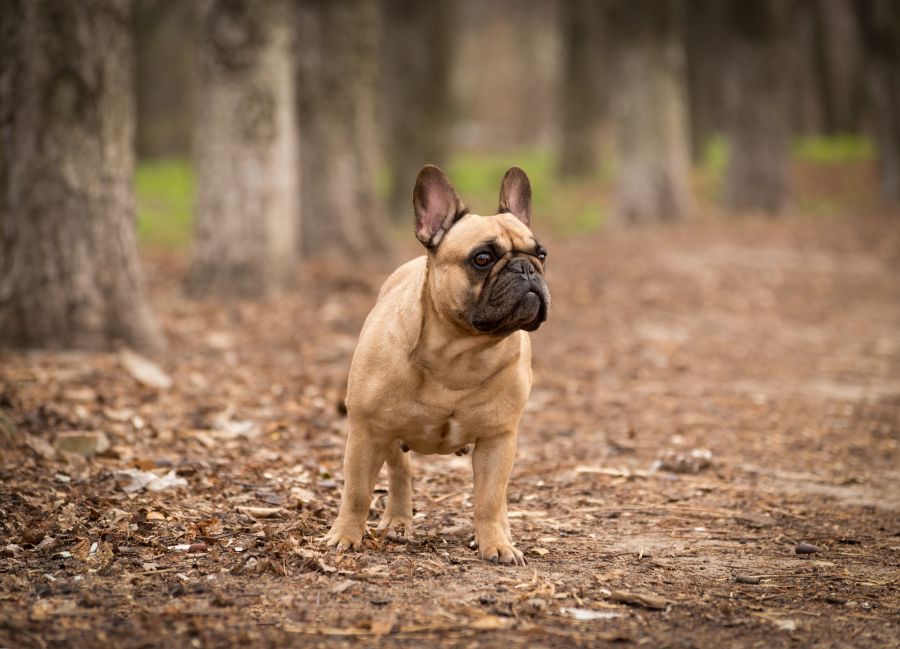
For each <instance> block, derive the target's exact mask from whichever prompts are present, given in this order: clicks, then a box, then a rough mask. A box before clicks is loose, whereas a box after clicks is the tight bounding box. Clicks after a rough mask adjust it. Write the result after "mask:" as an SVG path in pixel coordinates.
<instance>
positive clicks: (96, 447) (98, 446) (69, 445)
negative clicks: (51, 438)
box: [56, 431, 109, 457]
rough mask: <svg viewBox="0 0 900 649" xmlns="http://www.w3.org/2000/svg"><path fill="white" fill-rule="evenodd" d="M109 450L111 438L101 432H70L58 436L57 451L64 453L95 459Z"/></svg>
mask: <svg viewBox="0 0 900 649" xmlns="http://www.w3.org/2000/svg"><path fill="white" fill-rule="evenodd" d="M108 448H109V438H108V437H107V436H106V434H105V433H103V432H100V431H68V432H63V433H59V434H58V435H57V436H56V449H57V450H58V451H61V452H64V453H76V454H78V455H81V456H82V457H93V456H95V455H99V454H100V453H103V452H104V451H106V450H107V449H108Z"/></svg>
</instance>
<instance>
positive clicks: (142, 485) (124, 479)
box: [116, 469, 187, 493]
mask: <svg viewBox="0 0 900 649" xmlns="http://www.w3.org/2000/svg"><path fill="white" fill-rule="evenodd" d="M116 479H117V480H119V488H120V489H122V491H124V492H125V493H135V492H137V491H141V490H142V489H146V490H147V491H153V492H158V491H163V490H165V489H171V488H174V487H185V486H187V480H185V479H184V478H179V477H178V475H177V474H176V473H175V471H174V470H173V471H169V472H168V473H167V474H165V475H163V476H158V475H156V474H155V473H152V472H150V471H141V470H139V469H123V470H121V471H116Z"/></svg>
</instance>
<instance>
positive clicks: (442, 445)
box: [403, 418, 477, 454]
mask: <svg viewBox="0 0 900 649" xmlns="http://www.w3.org/2000/svg"><path fill="white" fill-rule="evenodd" d="M408 432H409V433H410V434H408V435H407V436H406V438H405V439H403V441H404V442H405V443H406V445H407V446H408V447H409V448H411V449H412V450H414V451H415V452H417V453H439V454H446V453H455V452H456V451H458V450H460V449H462V448H463V447H465V446H466V445H468V444H471V443H473V442H474V441H475V439H476V438H477V434H473V431H466V430H465V429H464V428H463V427H462V426H461V425H460V423H459V422H458V421H457V420H455V419H452V418H451V419H447V420H446V421H444V422H443V423H440V424H426V425H425V426H423V427H422V428H421V429H420V430H419V431H414V430H410V431H408Z"/></svg>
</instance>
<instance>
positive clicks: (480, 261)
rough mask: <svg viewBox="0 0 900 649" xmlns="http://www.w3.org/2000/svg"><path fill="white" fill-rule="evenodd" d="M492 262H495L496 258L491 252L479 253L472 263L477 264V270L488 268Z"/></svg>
mask: <svg viewBox="0 0 900 649" xmlns="http://www.w3.org/2000/svg"><path fill="white" fill-rule="evenodd" d="M492 261H494V258H493V257H492V256H491V253H489V252H479V253H478V254H477V255H475V256H474V257H472V263H473V264H475V267H476V268H487V267H488V266H490V265H491V262H492Z"/></svg>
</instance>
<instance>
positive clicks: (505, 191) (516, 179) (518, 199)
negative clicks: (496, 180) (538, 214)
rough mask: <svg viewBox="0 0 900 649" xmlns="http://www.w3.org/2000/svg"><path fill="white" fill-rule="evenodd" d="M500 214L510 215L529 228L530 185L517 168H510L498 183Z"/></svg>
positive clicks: (522, 172)
mask: <svg viewBox="0 0 900 649" xmlns="http://www.w3.org/2000/svg"><path fill="white" fill-rule="evenodd" d="M497 211H498V212H500V213H501V214H502V213H504V212H507V213H509V214H512V215H513V216H515V217H516V218H517V219H519V220H520V221H521V222H522V223H524V224H525V225H527V226H528V227H529V228H530V227H531V183H530V182H529V180H528V176H526V175H525V172H524V171H522V170H521V169H519V167H510V168H509V169H507V170H506V175H504V176H503V182H502V183H500V207H499V208H498V210H497Z"/></svg>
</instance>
